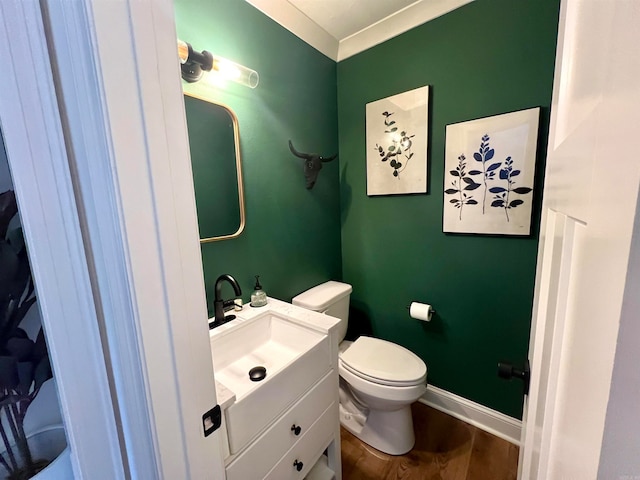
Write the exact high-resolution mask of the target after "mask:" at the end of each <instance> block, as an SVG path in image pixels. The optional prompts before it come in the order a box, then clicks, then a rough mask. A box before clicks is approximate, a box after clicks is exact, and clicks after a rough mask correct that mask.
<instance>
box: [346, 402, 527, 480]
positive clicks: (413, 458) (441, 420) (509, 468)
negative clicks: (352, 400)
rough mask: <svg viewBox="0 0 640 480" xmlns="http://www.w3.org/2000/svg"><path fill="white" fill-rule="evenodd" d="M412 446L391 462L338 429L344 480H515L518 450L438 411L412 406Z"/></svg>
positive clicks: (390, 456)
mask: <svg viewBox="0 0 640 480" xmlns="http://www.w3.org/2000/svg"><path fill="white" fill-rule="evenodd" d="M412 410H413V423H414V427H415V433H416V445H415V447H414V448H413V450H411V451H410V452H409V453H407V454H405V455H399V456H393V455H387V454H385V453H382V452H379V451H378V450H376V449H374V448H371V447H370V446H368V445H366V444H364V443H363V442H361V441H360V440H358V439H357V438H356V437H354V436H353V435H351V434H350V433H349V432H347V431H346V430H345V429H343V428H341V435H340V436H341V441H342V478H343V479H344V480H515V479H516V476H517V468H518V466H517V464H518V447H517V446H515V445H513V444H511V443H509V442H507V441H505V440H502V439H501V438H498V437H495V436H493V435H490V434H488V433H486V432H484V431H483V430H480V429H478V428H476V427H474V426H472V425H469V424H467V423H464V422H462V421H460V420H457V419H455V418H453V417H451V416H449V415H446V414H444V413H442V412H439V411H438V410H435V409H433V408H431V407H428V406H426V405H423V404H421V403H415V404H414V405H413V406H412Z"/></svg>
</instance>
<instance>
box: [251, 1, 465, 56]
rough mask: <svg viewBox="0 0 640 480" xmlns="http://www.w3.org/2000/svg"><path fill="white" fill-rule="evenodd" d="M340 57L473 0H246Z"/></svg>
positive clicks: (326, 52) (308, 40) (302, 37)
mask: <svg viewBox="0 0 640 480" xmlns="http://www.w3.org/2000/svg"><path fill="white" fill-rule="evenodd" d="M246 1H247V2H249V3H250V4H252V5H253V6H254V7H256V8H257V9H259V10H261V11H262V12H263V13H265V14H266V15H268V16H269V17H271V18H272V19H273V20H275V21H276V22H278V23H279V24H280V25H282V26H283V27H285V28H286V29H288V30H290V31H291V32H292V33H294V34H295V35H297V36H298V37H300V38H301V39H302V40H304V41H305V42H307V43H309V44H310V45H311V46H313V47H315V48H316V49H317V50H319V51H321V52H322V53H324V54H325V55H327V56H328V57H330V58H332V59H334V60H336V61H340V60H344V59H345V58H348V57H350V56H352V55H355V54H356V53H360V52H362V51H364V50H366V49H368V48H371V47H373V46H374V45H377V44H379V43H382V42H384V41H385V40H388V39H390V38H393V37H395V36H397V35H400V34H401V33H404V32H406V31H407V30H410V29H412V28H414V27H416V26H418V25H421V24H423V23H425V22H428V21H429V20H432V19H434V18H436V17H439V16H440V15H444V14H445V13H448V12H450V11H451V10H454V9H456V8H458V7H461V6H462V5H465V4H467V3H469V2H471V1H473V0H418V1H416V0H246Z"/></svg>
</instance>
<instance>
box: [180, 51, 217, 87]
mask: <svg viewBox="0 0 640 480" xmlns="http://www.w3.org/2000/svg"><path fill="white" fill-rule="evenodd" d="M185 43H186V45H187V48H188V50H189V53H188V55H187V59H186V60H185V62H184V63H183V64H182V66H181V70H182V78H183V79H184V80H185V81H186V82H189V83H193V82H197V81H198V80H200V78H202V74H203V73H204V72H209V71H211V69H212V68H213V55H212V54H211V52H207V51H206V50H203V51H202V52H196V51H195V50H194V49H193V47H192V46H191V44H190V43H187V42H185Z"/></svg>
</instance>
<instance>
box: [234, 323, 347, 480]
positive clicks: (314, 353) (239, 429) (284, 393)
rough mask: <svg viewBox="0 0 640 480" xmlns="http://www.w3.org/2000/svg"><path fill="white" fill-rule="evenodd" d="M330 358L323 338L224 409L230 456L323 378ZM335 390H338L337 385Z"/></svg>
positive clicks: (327, 339) (327, 344)
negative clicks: (255, 389) (253, 391)
mask: <svg viewBox="0 0 640 480" xmlns="http://www.w3.org/2000/svg"><path fill="white" fill-rule="evenodd" d="M330 358H331V345H330V342H329V337H327V336H324V337H323V338H322V340H321V341H320V342H319V343H318V344H316V345H315V346H314V347H313V348H312V349H311V350H309V351H308V352H306V353H304V354H303V355H302V356H301V357H299V358H297V359H296V360H295V361H294V362H292V363H291V364H290V365H288V366H287V367H285V368H284V369H283V370H281V371H280V372H277V373H276V374H274V375H273V376H271V377H270V378H269V379H268V380H267V381H266V382H265V383H264V384H263V385H261V386H260V387H259V389H258V390H257V391H256V392H255V393H252V394H250V395H247V396H245V397H244V398H240V399H239V400H236V402H235V403H234V404H232V405H231V406H230V407H229V408H227V410H226V411H225V416H226V420H227V431H228V435H229V449H230V450H231V453H232V454H236V453H238V452H240V450H242V449H243V448H244V447H245V446H246V445H247V444H248V443H249V441H251V440H252V439H254V438H255V437H256V436H257V435H258V434H259V433H260V432H262V431H264V430H265V429H266V428H267V427H268V426H269V425H271V424H272V423H273V422H274V421H276V420H278V418H279V417H280V416H281V415H282V414H283V412H285V410H286V409H287V408H289V407H290V406H291V405H292V404H293V403H294V402H295V401H296V399H298V398H300V397H301V396H302V395H303V394H304V393H305V392H306V391H307V390H309V389H310V388H311V387H312V386H313V385H315V384H316V383H317V382H318V381H319V380H320V379H321V378H322V377H324V376H325V374H326V373H327V372H329V371H330V370H331V361H330ZM335 388H338V387H337V382H336V385H335ZM325 405H326V404H325ZM245 480H246V479H245Z"/></svg>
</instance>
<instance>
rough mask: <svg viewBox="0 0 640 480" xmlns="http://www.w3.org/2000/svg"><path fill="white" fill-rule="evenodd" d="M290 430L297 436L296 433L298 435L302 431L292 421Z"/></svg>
mask: <svg viewBox="0 0 640 480" xmlns="http://www.w3.org/2000/svg"><path fill="white" fill-rule="evenodd" d="M291 431H292V432H293V434H294V435H295V436H296V437H297V436H298V435H300V432H301V431H302V427H301V426H300V425H296V424H295V423H294V424H293V425H291Z"/></svg>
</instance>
